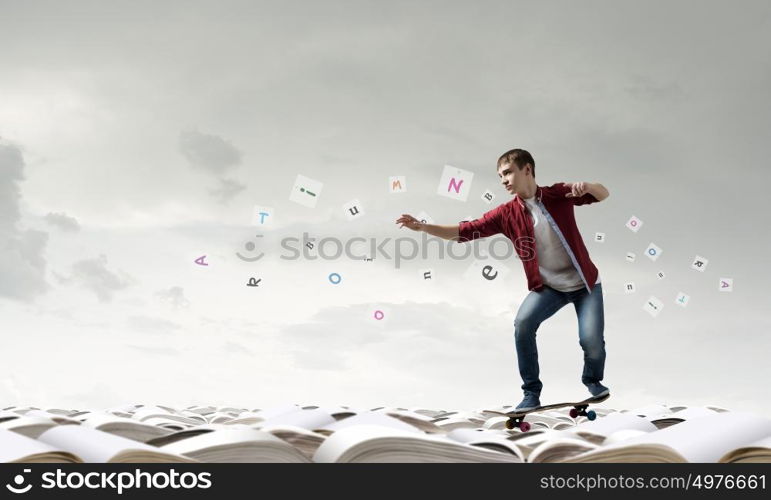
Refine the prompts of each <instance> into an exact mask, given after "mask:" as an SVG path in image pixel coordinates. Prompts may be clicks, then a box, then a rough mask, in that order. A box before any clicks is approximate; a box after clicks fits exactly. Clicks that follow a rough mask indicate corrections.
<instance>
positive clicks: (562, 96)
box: [0, 0, 771, 412]
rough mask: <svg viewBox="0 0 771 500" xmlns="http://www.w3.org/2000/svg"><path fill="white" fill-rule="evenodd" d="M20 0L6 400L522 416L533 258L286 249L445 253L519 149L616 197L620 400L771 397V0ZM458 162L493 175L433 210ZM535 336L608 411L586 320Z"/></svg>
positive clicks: (2, 71) (0, 116)
mask: <svg viewBox="0 0 771 500" xmlns="http://www.w3.org/2000/svg"><path fill="white" fill-rule="evenodd" d="M0 7H1V10H2V12H3V15H2V17H0V46H2V47H5V50H3V51H0V256H1V257H2V258H1V259H0V335H1V336H2V340H0V342H2V348H1V349H0V352H2V363H0V404H2V406H9V405H16V404H19V405H37V406H42V407H53V406H60V407H66V408H99V407H109V406H117V405H120V404H127V403H145V404H157V403H160V404H164V403H165V404H170V405H172V406H174V405H190V404H215V405H219V404H222V405H225V404H228V405H234V406H238V407H249V408H256V407H264V406H270V405H274V404H280V403H286V402H290V403H314V404H329V405H352V406H361V407H373V406H379V405H393V406H405V407H417V406H421V407H428V408H436V409H441V408H465V409H474V408H481V407H484V406H493V405H502V404H516V403H517V402H518V401H519V399H520V398H521V391H520V389H519V386H520V384H521V381H520V378H519V374H518V371H517V364H516V353H515V349H514V342H513V333H514V332H513V325H512V322H513V318H514V314H515V312H516V310H517V307H518V306H519V304H520V303H521V301H522V300H523V299H524V297H525V296H526V294H527V292H528V291H527V286H526V281H525V278H524V273H523V271H522V265H521V263H520V262H519V261H518V260H516V259H515V258H511V259H508V260H506V261H505V262H497V263H496V265H497V266H503V267H501V274H500V275H499V277H498V278H496V279H495V280H493V281H488V280H485V279H483V278H482V277H481V276H480V275H479V273H478V272H476V271H474V269H476V270H477V271H478V268H474V267H473V266H474V258H473V257H468V258H465V259H463V258H458V259H452V258H447V257H446V256H445V258H443V259H442V258H440V257H439V256H438V255H437V252H438V243H434V244H433V246H432V249H431V251H430V252H429V255H428V258H426V259H422V258H417V259H412V260H409V261H407V262H401V263H400V264H399V266H398V268H397V266H396V262H395V261H394V260H393V259H387V258H385V257H384V256H381V255H376V256H375V258H374V260H372V261H371V262H370V261H364V260H350V259H346V258H340V259H336V260H325V259H321V258H317V259H316V260H313V261H310V260H306V259H298V260H293V261H289V260H286V259H282V258H281V257H282V256H286V255H289V253H288V252H287V251H286V250H284V249H283V248H282V246H281V241H282V239H284V238H291V237H300V238H302V234H303V232H307V233H308V234H309V235H310V236H312V237H316V238H317V239H318V238H324V237H336V238H339V239H340V240H341V241H343V242H345V241H348V240H349V239H350V238H353V237H357V236H358V237H364V238H367V239H368V240H374V241H377V242H378V244H380V243H382V242H383V241H384V240H385V239H386V238H398V237H405V238H413V239H415V240H416V241H419V236H420V235H419V234H417V233H412V232H408V230H407V229H401V230H399V229H398V227H397V226H396V225H395V224H394V223H393V221H394V220H395V219H396V218H397V217H398V216H399V215H400V214H402V213H411V214H413V215H417V214H418V213H420V212H425V213H427V214H429V215H430V217H431V218H433V219H434V220H435V221H436V222H437V223H443V224H451V223H456V222H457V221H459V220H461V219H462V218H464V217H466V216H472V217H478V216H480V215H481V214H482V213H484V212H485V211H487V210H489V209H491V208H493V207H494V206H495V205H497V204H499V203H502V202H505V201H506V200H507V199H509V195H507V193H506V192H505V191H504V190H503V189H502V188H501V187H500V185H499V184H498V180H497V175H496V172H495V161H496V159H497V158H498V156H499V155H500V154H501V153H502V152H504V151H506V150H508V149H510V148H513V147H521V148H525V149H528V150H529V151H530V152H531V153H532V154H533V156H534V157H535V160H536V181H537V182H538V183H539V184H540V185H550V184H553V183H555V182H561V181H566V182H574V181H589V182H601V183H602V184H604V185H605V186H606V187H607V188H608V189H609V191H610V193H611V195H610V198H608V199H607V200H606V201H603V202H602V203H599V204H593V205H588V206H581V207H576V214H577V219H578V222H579V226H580V229H581V231H582V234H583V236H584V240H585V241H586V244H587V246H588V248H589V251H590V254H591V256H592V258H593V260H594V262H595V263H596V264H597V266H598V268H599V269H600V276H601V279H602V282H603V286H604V289H605V308H606V309H605V312H606V330H605V336H606V349H607V355H608V358H607V365H606V378H605V383H606V384H607V385H608V386H609V387H610V388H611V392H612V394H613V398H612V399H611V400H609V401H608V403H606V404H607V405H608V406H610V407H615V408H619V409H621V408H634V407H639V406H643V405H647V404H652V403H657V402H662V403H665V404H684V405H689V406H690V405H708V404H715V405H719V406H723V407H726V408H731V409H736V410H747V411H755V412H763V411H770V410H771V405H770V404H769V402H768V401H767V400H766V399H767V398H764V397H763V395H764V393H765V392H767V388H766V384H767V381H768V380H769V379H770V378H771V368H770V366H771V365H769V363H768V353H769V352H771V337H769V333H771V319H769V316H768V293H767V288H768V283H769V281H770V280H769V278H771V272H770V271H769V266H768V264H766V263H765V262H766V261H767V254H768V251H769V246H770V245H769V242H770V239H769V236H768V233H767V230H766V229H765V228H766V227H767V226H768V223H767V221H766V217H765V214H766V213H767V212H768V209H767V206H766V200H767V198H768V194H767V193H768V192H769V189H770V188H769V181H770V180H771V175H769V174H768V158H769V155H770V154H771V151H769V146H768V137H769V135H770V134H771V56H770V54H769V49H768V48H769V47H770V46H771V34H770V33H771V5H769V4H768V2H766V1H745V2H742V3H741V9H737V8H736V7H735V6H732V5H729V4H727V3H725V2H703V1H680V2H674V3H673V2H647V3H640V2H615V1H614V2H611V1H593V2H581V3H580V4H578V3H575V2H568V1H565V2H514V1H511V0H507V1H500V2H494V1H482V2H474V3H473V4H472V3H470V2H445V1H442V2H439V1H436V2H417V3H416V2H388V3H382V2H361V1H356V2H354V1H350V2H340V1H328V2H321V3H319V2H307V1H306V2H269V3H268V2H253V1H249V2H246V1H244V2H234V1H231V2H222V1H217V2H214V1H197V2H190V1H185V2H149V1H147V2H142V1H132V2H109V3H105V2H96V1H94V2H84V1H73V2H67V3H66V4H64V3H61V2H53V1H52V2H40V1H29V2H10V1H4V0H0ZM444 165H452V166H454V167H457V168H461V169H464V170H467V171H470V172H473V181H470V184H471V186H470V194H469V197H468V199H467V200H466V201H465V202H463V201H457V200H453V199H449V198H447V197H442V196H438V195H437V186H438V184H439V180H440V178H441V176H442V171H443V167H444ZM298 174H299V175H303V176H305V177H308V178H310V179H313V180H316V181H319V182H321V183H323V191H322V192H321V193H320V195H319V196H318V200H317V204H316V206H315V207H313V208H310V207H306V206H302V205H300V204H297V203H294V202H292V201H290V200H289V196H290V193H291V192H292V190H293V185H294V183H295V178H296V177H297V175H298ZM392 176H404V177H406V181H407V191H406V192H405V193H398V194H392V193H389V191H388V186H389V184H388V178H389V177H392ZM467 185H468V184H467ZM485 190H490V191H491V192H492V193H493V194H494V195H495V196H496V198H495V200H494V202H493V204H492V205H488V204H486V203H485V202H484V201H483V200H482V198H481V196H482V193H483V192H484V191H485ZM354 199H357V200H359V202H360V204H361V208H363V210H364V215H362V216H360V217H358V218H357V219H354V220H351V221H349V220H348V219H347V218H346V217H345V212H344V210H343V205H344V204H346V203H347V202H349V201H351V200H354ZM255 206H262V207H271V208H273V210H274V213H273V214H272V217H273V220H274V221H275V223H274V224H273V226H272V227H270V228H268V227H264V226H257V225H254V224H253V223H252V222H253V221H252V218H253V212H254V207H255ZM631 216H636V217H638V218H639V219H641V220H642V221H643V223H644V224H643V226H642V228H641V229H640V230H639V232H637V233H633V232H632V231H630V230H629V229H627V228H626V227H625V223H626V222H627V220H628V219H629V218H630V217H631ZM596 232H603V233H605V234H606V241H605V242H604V243H596V242H594V241H593V239H594V234H595V233H596ZM489 241H490V240H488V241H487V242H486V243H489ZM249 243H251V245H248V244H249ZM650 243H655V244H656V245H657V246H658V247H660V248H661V249H663V253H662V254H661V256H660V258H659V259H658V260H657V261H655V262H653V261H651V260H649V259H648V258H646V257H645V255H644V251H645V249H646V248H647V247H648V245H649V244H650ZM247 245H248V246H247ZM389 245H390V246H387V248H388V249H389V250H390V253H393V240H391V242H390V243H389ZM404 245H405V248H407V246H406V243H404ZM298 247H299V245H298ZM482 247H484V245H482ZM459 248H460V245H458V244H456V245H455V247H454V250H456V251H457V250H458V249H459ZM500 248H504V246H503V244H502V243H501V246H500ZM237 252H239V253H241V254H242V255H245V256H247V257H252V256H254V255H256V254H258V253H260V252H262V253H264V254H265V256H264V257H263V258H262V259H260V260H258V261H256V262H251V263H250V262H245V261H243V260H241V259H239V258H238V256H237V255H236V253H237ZM627 252H634V253H636V254H637V260H636V261H635V262H634V263H630V262H627V260H626V258H625V255H626V253H627ZM328 253H332V252H328ZM459 253H461V252H459ZM202 255H206V260H205V261H206V262H207V263H208V266H201V265H197V264H195V262H194V261H195V259H197V258H198V257H200V256H202ZM696 255H700V256H703V257H705V258H707V259H709V264H708V266H707V269H706V270H705V271H704V272H703V273H702V272H698V271H695V270H693V269H691V268H690V264H691V260H692V259H693V258H694V257H695V256H696ZM470 267H471V268H472V271H468V269H469V268H470ZM427 268H431V269H433V273H434V274H433V276H434V278H435V279H433V280H432V281H431V282H427V281H424V280H423V279H422V274H421V273H422V270H423V269H427ZM505 270H507V271H508V272H507V273H506V274H505V276H504V274H503V271H505ZM658 271H663V272H664V273H665V274H666V277H665V278H664V279H663V280H659V279H658V278H657V277H656V273H657V272H658ZM330 273H338V274H339V275H340V276H341V278H342V279H341V282H340V283H339V284H332V283H331V282H330V280H329V279H328V276H329V274H330ZM250 278H255V279H259V280H261V281H260V282H259V286H258V287H247V286H246V283H247V281H248V280H249V279H250ZM721 278H731V279H733V283H734V290H733V292H730V293H724V292H720V291H719V290H718V286H719V280H720V279H721ZM627 282H634V283H635V284H636V286H637V291H636V292H635V293H634V294H625V293H624V284H625V283H627ZM678 292H685V293H686V294H688V295H689V296H690V297H691V299H690V303H689V304H688V306H687V307H685V308H682V307H679V306H678V305H676V304H675V297H676V295H677V294H678ZM650 296H655V297H657V298H659V299H660V300H661V301H662V302H663V303H664V309H663V311H662V312H661V313H660V314H659V315H658V316H657V317H655V318H654V317H652V316H650V315H649V314H648V313H646V312H645V311H643V309H642V306H643V304H644V303H645V302H646V301H647V299H648V298H649V297H650ZM375 311H382V312H383V314H384V319H383V320H380V321H378V320H375V319H374V317H373V315H374V312H375ZM538 339H539V351H540V360H541V374H542V379H543V381H544V384H545V388H544V391H543V393H542V401H544V402H550V401H554V400H563V399H573V398H575V397H576V396H581V397H582V396H583V395H584V393H585V389H584V388H583V386H582V385H581V384H580V375H581V368H582V353H581V349H580V346H579V344H578V334H577V326H576V319H575V312H574V310H573V308H572V306H568V307H565V308H564V309H563V310H561V311H560V312H559V313H558V314H557V315H555V316H554V317H553V318H552V319H551V320H549V321H548V322H546V323H544V324H543V325H542V326H541V329H540V330H539V332H538Z"/></svg>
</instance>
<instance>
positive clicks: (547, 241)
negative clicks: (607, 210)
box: [396, 149, 610, 411]
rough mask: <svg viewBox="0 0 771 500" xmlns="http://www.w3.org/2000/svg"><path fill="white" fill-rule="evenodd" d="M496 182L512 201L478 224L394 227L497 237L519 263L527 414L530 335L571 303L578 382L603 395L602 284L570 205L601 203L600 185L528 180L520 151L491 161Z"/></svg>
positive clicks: (518, 333)
mask: <svg viewBox="0 0 771 500" xmlns="http://www.w3.org/2000/svg"><path fill="white" fill-rule="evenodd" d="M498 177H500V179H501V184H503V187H504V188H506V190H507V191H508V192H509V193H511V194H512V195H514V198H512V199H511V200H510V201H508V202H506V203H503V204H502V205H500V206H498V207H496V208H494V209H493V210H490V211H489V212H487V213H485V214H484V215H483V216H482V217H481V218H479V219H476V220H473V221H470V222H461V223H460V224H457V225H449V226H447V225H444V226H443V225H436V224H425V223H421V222H420V221H419V220H417V219H416V218H415V217H413V216H411V215H408V214H403V215H402V216H401V217H400V218H399V219H397V221H396V223H397V224H400V227H407V228H409V229H412V230H413V231H424V232H426V233H428V234H430V235H432V236H437V237H439V238H444V239H447V240H455V241H460V242H466V241H471V240H473V239H476V238H484V237H487V236H492V235H494V234H498V233H503V234H504V235H506V236H507V237H508V238H509V239H510V240H511V241H512V242H514V248H515V249H516V251H517V254H518V256H519V258H520V260H522V264H523V266H524V269H525V275H526V276H527V286H528V289H529V290H530V293H529V294H528V295H527V297H526V298H525V300H524V301H523V302H522V304H521V305H520V307H519V310H518V311H517V315H516V318H515V320H514V338H515V344H516V347H517V360H518V362H519V374H520V376H521V377H522V390H523V392H524V398H523V399H522V402H521V403H520V404H519V405H517V407H516V408H517V409H518V410H522V411H526V410H529V409H533V408H536V407H538V406H540V405H541V402H540V394H541V389H542V388H543V384H542V383H541V380H540V379H539V368H538V348H537V346H536V331H537V330H538V327H539V326H540V325H541V323H542V322H543V321H544V320H546V319H548V318H549V317H551V316H552V315H554V313H556V312H557V311H558V310H559V309H561V308H562V307H563V306H565V305H567V304H569V303H572V304H573V306H574V307H575V310H576V315H577V316H578V338H579V343H580V345H581V348H582V349H583V351H584V370H583V374H582V376H581V382H582V383H583V384H584V385H585V386H586V387H587V388H588V389H589V393H590V394H591V395H592V396H595V397H599V396H603V395H605V394H609V393H610V391H609V389H608V388H607V387H605V386H604V385H602V384H601V383H600V382H601V381H602V379H603V376H604V368H605V339H604V337H603V330H604V326H605V325H604V312H603V301H602V285H601V284H600V277H599V272H598V271H597V267H596V266H595V265H594V264H593V263H592V261H591V259H590V258H589V252H588V251H587V249H586V246H585V245H584V242H583V239H582V238H581V233H580V232H579V231H578V227H577V225H576V220H575V215H574V213H573V207H574V206H576V205H588V204H590V203H596V202H599V201H602V200H604V199H606V198H607V197H608V196H609V193H608V190H607V189H606V188H605V187H604V186H603V185H602V184H596V183H589V182H573V183H563V182H560V183H557V184H553V185H551V186H548V187H547V186H539V185H538V184H536V182H535V160H534V159H533V156H532V155H531V154H530V153H528V152H527V151H525V150H524V149H512V150H510V151H507V152H506V153H504V154H503V155H501V157H500V158H499V159H498Z"/></svg>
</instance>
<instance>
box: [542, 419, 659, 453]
mask: <svg viewBox="0 0 771 500" xmlns="http://www.w3.org/2000/svg"><path fill="white" fill-rule="evenodd" d="M630 430H631V431H634V432H635V434H634V435H635V436H637V435H639V434H642V433H647V432H653V431H655V430H656V426H655V425H653V424H652V423H651V422H649V421H648V420H646V419H645V418H643V417H639V416H637V415H632V414H628V413H611V414H609V415H607V416H606V417H603V418H600V419H597V420H594V421H586V422H584V423H582V424H579V425H577V426H575V427H573V428H571V429H569V430H568V431H566V432H563V433H562V434H561V435H558V436H552V438H551V439H549V440H548V441H543V442H541V443H540V444H538V446H536V447H535V448H534V449H533V450H532V452H531V453H529V454H528V455H527V460H528V462H533V463H541V462H559V461H563V460H566V459H568V458H570V457H573V456H575V455H579V454H581V453H584V452H588V451H592V450H597V449H599V448H600V447H601V445H603V444H605V443H607V442H608V441H609V440H611V441H613V440H615V439H618V438H619V436H620V434H617V433H621V432H629V431H630ZM623 436H625V437H629V434H624V435H623Z"/></svg>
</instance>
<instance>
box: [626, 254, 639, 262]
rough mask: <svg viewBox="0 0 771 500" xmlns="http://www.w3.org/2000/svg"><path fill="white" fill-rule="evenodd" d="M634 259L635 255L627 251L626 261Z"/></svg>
mask: <svg viewBox="0 0 771 500" xmlns="http://www.w3.org/2000/svg"><path fill="white" fill-rule="evenodd" d="M635 259H637V256H636V255H635V254H634V253H632V252H627V253H626V260H627V262H634V261H635Z"/></svg>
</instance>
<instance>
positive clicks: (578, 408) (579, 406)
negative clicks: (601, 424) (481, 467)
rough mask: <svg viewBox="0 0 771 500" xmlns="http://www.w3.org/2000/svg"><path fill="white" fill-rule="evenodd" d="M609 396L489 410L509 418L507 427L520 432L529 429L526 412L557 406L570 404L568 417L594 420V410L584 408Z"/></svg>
mask: <svg viewBox="0 0 771 500" xmlns="http://www.w3.org/2000/svg"><path fill="white" fill-rule="evenodd" d="M609 397H610V394H605V395H603V396H592V397H590V398H587V399H584V400H583V401H578V402H573V403H554V404H550V405H544V406H537V407H535V408H533V409H532V410H527V411H516V410H511V411H509V412H506V413H503V412H497V411H495V412H491V413H496V414H498V415H503V416H506V417H509V419H508V420H507V421H506V428H507V429H513V428H514V427H518V428H519V430H521V431H522V432H527V431H529V430H530V424H529V423H528V422H525V415H527V414H528V413H534V412H537V411H546V410H554V409H557V408H564V407H566V406H572V407H573V408H572V409H571V410H570V418H576V417H586V418H588V419H589V420H594V419H596V418H597V413H595V411H594V410H589V411H586V409H587V408H588V407H589V405H591V404H597V403H601V402H603V401H605V400H606V399H608V398H609Z"/></svg>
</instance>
